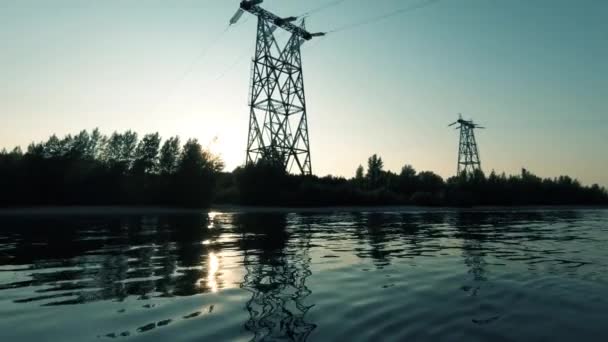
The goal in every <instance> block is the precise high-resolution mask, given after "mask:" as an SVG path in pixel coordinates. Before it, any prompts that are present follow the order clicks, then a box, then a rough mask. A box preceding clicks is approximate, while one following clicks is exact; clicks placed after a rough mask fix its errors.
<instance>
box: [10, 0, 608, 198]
mask: <svg viewBox="0 0 608 342" xmlns="http://www.w3.org/2000/svg"><path fill="white" fill-rule="evenodd" d="M332 2H333V1H332V0H306V1H304V0H265V1H264V3H263V5H262V6H263V7H264V8H265V9H267V10H269V11H272V12H275V13H276V14H278V15H280V16H291V15H299V14H302V13H305V12H307V11H309V10H311V9H315V8H318V7H320V6H323V5H325V4H329V3H332ZM420 2H424V0H374V1H372V0H344V1H342V2H340V3H338V4H337V5H335V6H331V7H328V8H326V9H324V10H322V11H319V12H316V13H314V14H313V15H311V16H310V17H309V18H308V19H307V28H308V29H309V30H310V31H311V32H317V31H332V30H335V29H337V28H340V27H345V26H346V27H348V26H351V25H352V24H356V23H360V22H366V21H368V19H370V18H374V17H376V16H380V15H383V14H386V13H390V12H392V11H395V10H399V9H402V8H405V7H408V6H412V5H415V4H419V3H420ZM238 3H239V1H238V0H123V1H119V0H106V1H93V0H91V1H87V0H0V75H1V77H0V119H1V122H2V124H0V147H7V148H12V147H13V146H15V145H21V146H23V147H25V146H27V144H29V143H30V142H31V141H41V140H46V138H47V137H48V136H49V135H50V134H53V133H56V134H58V135H65V134H67V133H77V132H78V131H80V130H82V129H93V128H95V127H99V128H100V130H101V131H103V132H105V133H108V134H110V133H111V132H113V131H115V130H118V131H125V130H127V129H132V130H134V131H136V132H138V133H139V134H145V133H148V132H159V133H160V134H161V136H163V137H169V136H172V135H180V136H181V137H182V138H183V139H186V138H190V137H193V138H197V139H199V141H200V142H201V143H202V144H203V145H204V146H206V147H208V148H209V149H211V150H212V151H214V152H215V153H218V154H220V155H221V156H222V158H223V159H224V161H225V163H226V167H227V169H228V170H231V169H233V168H234V167H236V166H239V165H241V164H242V163H243V162H244V160H245V149H246V140H247V125H248V119H249V118H248V115H249V110H248V107H247V97H248V93H249V89H248V87H249V77H250V68H251V57H252V55H253V48H254V43H255V34H256V32H255V27H256V19H255V17H253V16H251V15H249V14H245V15H244V16H243V17H242V18H241V20H240V21H239V23H238V24H237V25H235V26H232V27H230V28H229V29H227V27H228V26H227V24H228V20H229V19H230V18H231V17H232V15H233V14H234V12H235V11H236V9H237V8H238ZM606 18H608V1H605V0H581V1H573V0H568V1H564V0H502V1H498V0H443V1H436V2H434V3H432V4H430V5H429V6H426V7H423V8H419V9H417V10H412V11H407V12H403V13H401V14H400V15H396V16H393V17H389V18H386V19H385V20H381V21H373V22H370V23H369V24H367V25H362V26H355V27H352V28H350V29H346V30H342V31H338V32H333V33H330V34H328V35H327V36H326V37H324V38H320V39H314V40H312V41H310V42H307V43H306V44H305V45H304V46H303V48H302V49H303V50H302V54H303V69H304V82H305V91H306V100H307V109H308V121H309V131H310V139H311V156H312V168H313V173H315V174H317V175H326V174H333V175H341V176H352V175H354V172H355V169H356V167H357V166H358V165H359V164H364V165H365V163H366V160H367V158H368V157H369V156H370V155H371V154H374V153H377V154H379V155H380V156H381V157H382V158H383V160H384V164H385V168H387V169H389V170H393V171H396V172H398V171H399V170H400V169H401V167H402V166H403V165H404V164H411V165H413V166H414V167H415V168H416V169H417V170H419V171H422V170H432V171H434V172H436V173H438V174H440V175H441V176H443V177H449V176H451V175H453V174H454V173H455V171H456V161H457V150H458V132H457V131H455V130H453V129H452V128H448V127H447V125H448V124H449V123H451V122H453V121H454V120H456V119H457V117H458V113H462V114H463V116H464V117H465V118H467V119H470V118H472V119H473V120H475V121H476V122H478V123H479V124H482V125H483V126H485V127H487V129H485V130H478V131H477V132H476V137H477V142H478V144H479V149H480V156H481V162H482V168H483V169H484V171H486V172H489V171H491V170H496V171H497V172H503V171H504V172H506V173H507V174H509V173H519V172H520V170H521V168H522V167H525V168H526V169H528V170H530V171H532V172H533V173H536V174H537V175H539V176H543V177H555V176H558V175H561V174H568V175H570V176H573V177H575V178H578V179H580V180H581V181H582V182H583V183H585V184H591V183H599V184H601V185H603V186H608V153H607V151H608V20H607V19H606Z"/></svg>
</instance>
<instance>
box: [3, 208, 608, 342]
mask: <svg viewBox="0 0 608 342" xmlns="http://www.w3.org/2000/svg"><path fill="white" fill-rule="evenodd" d="M607 219H608V211H607V210H576V209H572V210H561V211H560V210H550V209H538V210H484V211H473V210H468V211H458V210H445V211H443V210H432V211H419V210H412V209H398V208H387V209H386V210H382V209H380V210H374V211H366V210H362V209H347V208H346V209H340V210H337V211H332V210H325V211H322V212H314V211H310V212H272V211H270V210H267V211H265V212H258V213H256V212H253V211H247V212H238V211H232V212H219V211H212V212H204V213H178V214H171V213H168V212H162V213H158V214H154V213H150V212H148V213H146V214H140V215H137V214H133V213H130V214H129V213H113V214H111V215H103V214H101V213H99V212H95V213H93V214H90V215H70V214H68V213H61V214H56V215H52V214H49V213H46V214H41V215H25V214H24V215H4V216H0V341H104V340H107V341H111V340H125V341H157V340H158V341H162V340H170V341H224V340H225V341H283V340H285V341H305V340H309V341H322V340H328V341H379V340H385V341H403V340H428V341H572V340H581V341H606V340H607V339H608V326H607V325H606V318H607V317H608V316H607V313H608V297H607V296H608V250H607V248H608V225H607V223H606V222H607Z"/></svg>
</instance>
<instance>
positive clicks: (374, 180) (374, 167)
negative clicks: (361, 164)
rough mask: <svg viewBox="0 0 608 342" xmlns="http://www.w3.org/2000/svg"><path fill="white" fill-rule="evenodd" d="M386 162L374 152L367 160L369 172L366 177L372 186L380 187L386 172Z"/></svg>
mask: <svg viewBox="0 0 608 342" xmlns="http://www.w3.org/2000/svg"><path fill="white" fill-rule="evenodd" d="M383 169H384V162H383V161H382V158H380V157H378V155H376V154H373V155H372V156H371V157H369V159H368V160H367V174H366V175H365V178H367V182H368V185H369V186H370V187H371V188H378V187H380V185H381V182H382V178H383V177H382V176H383V173H384V170H383Z"/></svg>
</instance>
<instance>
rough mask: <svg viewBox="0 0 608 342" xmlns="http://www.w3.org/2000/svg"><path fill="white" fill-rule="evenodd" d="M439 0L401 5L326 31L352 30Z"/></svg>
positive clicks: (426, 0)
mask: <svg viewBox="0 0 608 342" xmlns="http://www.w3.org/2000/svg"><path fill="white" fill-rule="evenodd" d="M439 1H441V0H424V1H422V2H420V3H417V4H412V5H409V6H406V7H403V8H401V9H397V10H395V11H392V12H389V13H386V14H382V15H379V16H375V17H371V18H368V19H365V20H362V21H359V22H356V23H352V24H348V25H344V26H341V27H338V28H336V29H333V30H331V31H328V32H326V33H336V32H341V31H346V30H352V29H355V28H358V27H361V26H366V25H371V24H373V23H376V22H378V21H381V20H385V19H388V18H390V17H394V16H396V15H399V14H402V13H405V12H411V11H415V10H419V9H422V8H425V7H428V6H430V5H433V4H435V3H437V2H439Z"/></svg>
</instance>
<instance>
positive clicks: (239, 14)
mask: <svg viewBox="0 0 608 342" xmlns="http://www.w3.org/2000/svg"><path fill="white" fill-rule="evenodd" d="M243 13H245V11H243V10H242V9H240V8H239V9H238V10H237V11H236V13H234V15H233V16H232V18H231V19H230V25H234V24H236V22H237V21H239V19H241V17H242V16H243Z"/></svg>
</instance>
